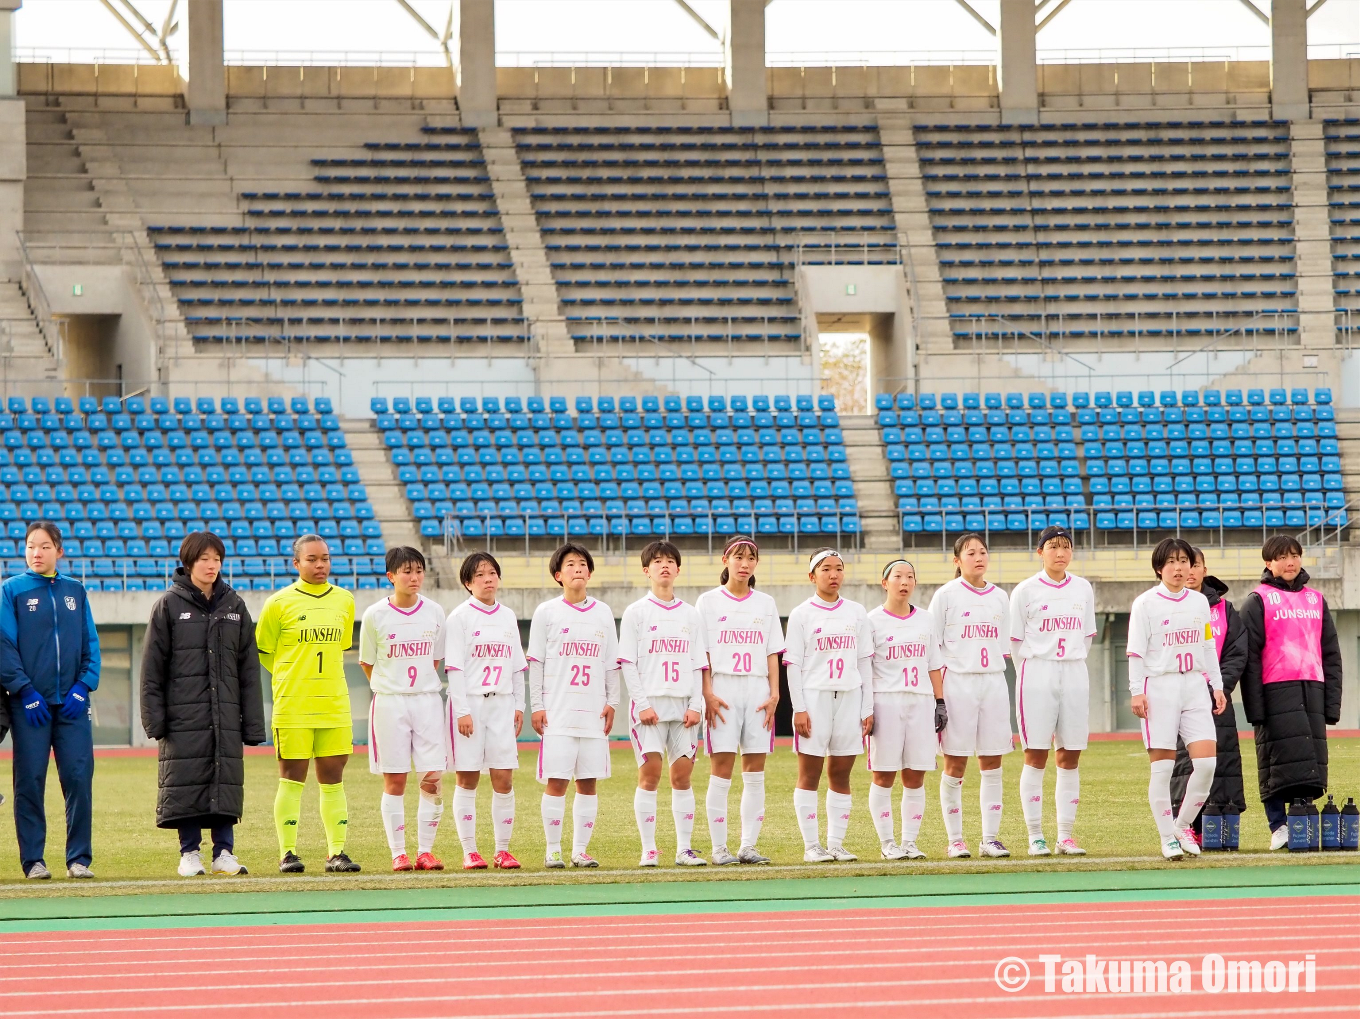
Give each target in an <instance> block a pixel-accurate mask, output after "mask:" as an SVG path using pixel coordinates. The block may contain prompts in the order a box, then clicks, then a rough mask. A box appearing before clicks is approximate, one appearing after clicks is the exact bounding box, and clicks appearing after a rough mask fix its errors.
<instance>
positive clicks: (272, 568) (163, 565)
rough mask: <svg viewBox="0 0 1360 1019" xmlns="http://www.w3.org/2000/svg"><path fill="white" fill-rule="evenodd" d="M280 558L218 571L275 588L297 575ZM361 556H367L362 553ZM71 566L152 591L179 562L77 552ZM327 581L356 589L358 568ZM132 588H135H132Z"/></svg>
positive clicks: (86, 578) (230, 563)
mask: <svg viewBox="0 0 1360 1019" xmlns="http://www.w3.org/2000/svg"><path fill="white" fill-rule="evenodd" d="M356 555H357V553H356ZM281 558H282V559H286V558H287V557H285V556H255V555H246V556H239V555H238V556H228V557H227V559H226V561H225V562H223V563H222V575H223V576H224V577H225V578H226V581H227V583H228V584H231V585H232V586H233V587H235V586H236V580H237V578H238V577H239V578H241V579H242V580H246V581H253V580H255V579H257V578H258V579H263V578H265V577H268V578H269V584H270V590H278V589H279V588H281V587H285V586H287V585H288V584H291V583H292V582H293V581H294V579H296V576H297V574H296V573H295V572H294V571H293V570H291V569H287V568H284V569H276V566H277V563H276V562H275V560H276V559H281ZM351 558H352V557H351ZM362 558H371V557H369V556H364V557H362ZM93 559H103V560H109V559H113V560H116V562H117V566H116V568H115V569H114V570H113V571H112V572H111V573H99V572H95V570H94V569H93V568H92V567H91V560H93ZM246 559H262V560H264V564H263V565H264V568H262V569H261V570H260V571H259V572H253V571H251V572H248V571H247V570H246V569H245V568H244V566H243V565H241V563H242V562H243V561H244V560H246ZM147 562H150V563H152V564H154V568H155V570H156V571H157V572H156V573H155V574H153V575H148V574H147V573H145V572H143V571H142V569H141V568H140V567H141V565H142V564H144V563H147ZM72 566H74V567H75V570H74V573H73V575H74V576H77V577H79V579H80V582H81V583H82V584H85V583H88V582H90V581H92V580H98V581H101V582H105V581H109V580H112V581H116V582H118V583H121V584H123V589H124V591H126V590H127V582H128V581H130V580H131V581H139V582H141V583H142V584H143V585H145V584H148V583H152V584H154V583H157V582H159V583H160V584H161V587H160V588H154V587H143V590H147V591H155V590H168V589H169V588H170V586H171V584H172V583H173V582H174V576H175V570H176V569H177V568H178V567H179V566H180V561H179V559H177V558H169V557H165V556H138V557H136V558H135V559H133V558H129V557H127V556H123V557H116V556H78V555H77V556H72V557H71V558H70V559H69V560H67V561H66V563H65V564H64V565H63V567H62V568H63V570H67V571H70V570H71V567H72ZM364 576H365V577H368V576H372V574H370V573H367V572H366V573H364ZM374 580H375V582H377V583H379V584H381V583H382V580H381V578H379V577H374ZM331 583H332V584H335V585H336V586H337V587H344V588H347V589H349V590H351V591H357V590H358V589H359V570H358V568H357V567H354V566H351V569H350V570H349V571H348V572H337V571H334V570H333V571H332V572H331ZM133 590H136V589H135V588H134V589H133ZM242 590H251V588H243V589H242Z"/></svg>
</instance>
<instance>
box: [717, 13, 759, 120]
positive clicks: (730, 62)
mask: <svg viewBox="0 0 1360 1019" xmlns="http://www.w3.org/2000/svg"><path fill="white" fill-rule="evenodd" d="M729 3H730V4H731V7H730V17H729V21H728V29H727V44H726V50H727V53H726V56H727V109H728V112H729V113H730V114H731V116H732V126H733V127H763V126H765V125H766V124H768V123H769V122H770V96H769V88H768V85H767V82H766V72H765V0H729Z"/></svg>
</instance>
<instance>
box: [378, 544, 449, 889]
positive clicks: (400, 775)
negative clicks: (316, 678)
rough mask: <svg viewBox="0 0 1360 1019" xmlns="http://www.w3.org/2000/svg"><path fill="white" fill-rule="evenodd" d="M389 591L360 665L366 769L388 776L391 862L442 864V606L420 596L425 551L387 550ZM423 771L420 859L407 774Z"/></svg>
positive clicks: (418, 866)
mask: <svg viewBox="0 0 1360 1019" xmlns="http://www.w3.org/2000/svg"><path fill="white" fill-rule="evenodd" d="M387 579H388V581H389V582H390V583H391V584H392V594H391V596H389V597H387V598H384V599H383V600H382V601H379V602H374V603H373V604H372V605H370V606H369V607H368V608H367V609H365V610H364V615H363V619H362V621H361V622H360V624H359V667H360V668H361V669H363V670H364V675H365V676H367V677H368V683H369V686H370V688H372V690H373V701H372V704H371V705H370V706H369V710H368V770H369V771H370V772H372V773H373V774H374V775H381V776H382V777H383V794H382V804H381V807H380V811H381V813H382V821H383V830H384V831H386V833H387V845H388V847H389V848H390V849H391V850H392V869H393V870H394V871H401V870H443V869H444V865H443V864H442V863H440V862H439V860H438V859H436V858H435V855H434V839H435V835H436V834H437V833H438V831H439V819H440V817H442V816H443V814H444V801H443V800H442V799H441V798H440V793H441V785H442V779H443V777H444V770H445V769H446V768H447V766H448V758H447V753H446V749H447V748H446V746H445V740H444V718H443V715H444V701H443V698H442V697H440V696H439V688H440V686H441V685H442V684H441V683H440V679H439V677H440V668H439V662H440V660H441V659H442V658H443V657H444V610H443V609H442V608H441V607H440V606H438V605H436V604H435V603H434V602H432V601H430V600H429V599H427V598H423V597H421V594H420V589H421V587H422V586H423V585H424V583H425V556H424V555H422V554H421V552H420V550H419V549H414V548H411V547H409V546H401V547H399V548H392V549H388V551H387ZM413 764H414V766H415V770H416V771H417V773H419V775H420V805H419V807H417V808H416V821H417V823H418V824H419V826H420V828H419V830H418V832H417V834H416V849H417V852H416V862H415V864H414V865H413V864H412V863H411V859H410V857H408V856H407V855H406V801H405V799H404V797H405V795H406V775H407V773H408V772H409V771H410V770H411V767H412V765H413Z"/></svg>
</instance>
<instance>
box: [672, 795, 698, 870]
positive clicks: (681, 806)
mask: <svg viewBox="0 0 1360 1019" xmlns="http://www.w3.org/2000/svg"><path fill="white" fill-rule="evenodd" d="M671 818H672V819H673V820H674V821H675V852H676V855H677V856H678V855H679V854H680V853H683V852H684V851H685V850H686V849H690V848H692V846H691V843H692V842H693V841H694V790H693V789H672V790H671Z"/></svg>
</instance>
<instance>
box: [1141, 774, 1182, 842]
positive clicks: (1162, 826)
mask: <svg viewBox="0 0 1360 1019" xmlns="http://www.w3.org/2000/svg"><path fill="white" fill-rule="evenodd" d="M1175 767H1176V762H1175V761H1153V762H1152V767H1151V769H1150V774H1149V776H1148V806H1150V807H1151V808H1152V819H1153V820H1154V821H1156V822H1157V834H1158V835H1160V836H1161V837H1162V841H1163V842H1165V841H1166V840H1167V839H1169V838H1172V837H1174V836H1175V834H1176V823H1175V821H1174V820H1173V819H1172V817H1171V771H1172V769H1174V768H1175Z"/></svg>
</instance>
